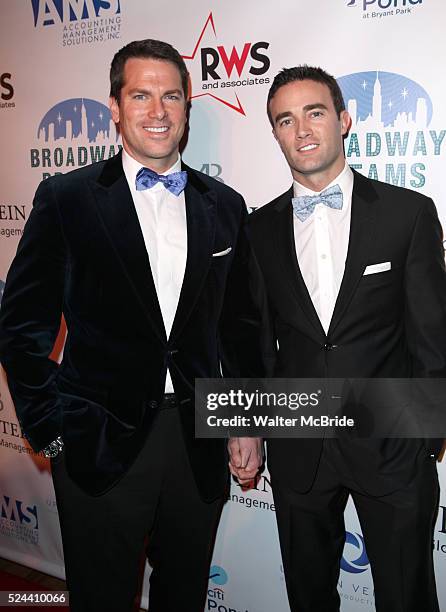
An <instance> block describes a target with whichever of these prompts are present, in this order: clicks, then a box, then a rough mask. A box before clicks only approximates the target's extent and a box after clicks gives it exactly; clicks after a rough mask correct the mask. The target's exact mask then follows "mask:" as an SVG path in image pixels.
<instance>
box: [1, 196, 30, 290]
mask: <svg viewBox="0 0 446 612" xmlns="http://www.w3.org/2000/svg"><path fill="white" fill-rule="evenodd" d="M1 221H5V222H6V224H5V223H2V227H0V236H1V237H2V238H12V237H19V238H20V236H21V235H22V234H23V224H24V223H25V221H26V209H25V205H24V204H0V222H1ZM17 221H19V222H22V225H21V226H20V227H17V226H15V223H16V222H17ZM4 225H7V226H8V227H4ZM0 282H1V281H0ZM1 292H2V293H1V295H3V288H1Z"/></svg>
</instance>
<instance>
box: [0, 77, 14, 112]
mask: <svg viewBox="0 0 446 612" xmlns="http://www.w3.org/2000/svg"><path fill="white" fill-rule="evenodd" d="M11 79H12V74H11V73H10V72H3V74H0V108H15V102H14V101H13V97H14V86H13V84H12V82H11Z"/></svg>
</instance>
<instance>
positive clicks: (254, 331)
mask: <svg viewBox="0 0 446 612" xmlns="http://www.w3.org/2000/svg"><path fill="white" fill-rule="evenodd" d="M247 217H248V213H247V211H246V206H245V203H244V202H243V214H242V223H241V226H240V231H239V236H238V241H237V246H236V252H235V255H234V261H233V263H232V267H231V271H230V273H229V276H228V280H227V288H226V294H225V301H224V307H223V313H222V316H221V320H220V334H219V338H220V359H221V366H222V373H223V375H224V376H225V377H233V378H234V377H238V378H262V377H264V376H266V375H267V371H268V367H267V364H266V362H265V359H264V357H265V346H264V345H265V337H266V333H267V313H266V293H265V291H264V287H263V281H262V276H261V273H260V269H259V267H258V265H257V262H256V260H255V257H254V253H253V251H252V247H251V244H250V240H249V232H248V227H247V223H246V221H247Z"/></svg>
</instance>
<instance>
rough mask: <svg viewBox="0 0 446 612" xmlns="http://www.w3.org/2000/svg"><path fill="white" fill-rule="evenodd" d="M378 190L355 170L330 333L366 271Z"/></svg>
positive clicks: (371, 242) (373, 229) (373, 231)
mask: <svg viewBox="0 0 446 612" xmlns="http://www.w3.org/2000/svg"><path fill="white" fill-rule="evenodd" d="M375 199H376V193H375V190H374V189H373V186H372V183H371V182H370V181H369V180H368V179H366V178H365V177H363V176H362V175H360V174H357V173H356V172H355V179H354V185H353V195H352V212H351V220H350V237H349V244H348V250H347V259H346V262H345V271H344V276H343V278H342V283H341V287H340V289H339V294H338V299H337V300H336V304H335V308H334V311H333V316H332V319H331V323H330V328H329V330H328V334H329V335H330V334H331V333H333V331H334V330H335V328H336V326H337V325H338V324H339V322H340V320H341V319H342V316H343V314H344V312H345V310H346V308H347V307H348V305H349V303H350V301H351V299H352V297H353V294H354V292H355V290H356V287H357V285H358V283H359V281H360V280H361V276H362V274H363V272H364V268H365V265H366V260H367V256H368V253H369V249H370V247H371V245H372V244H373V236H374V233H375V218H376V211H375V206H374V204H373V202H374V200H375Z"/></svg>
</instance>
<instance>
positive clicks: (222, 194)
mask: <svg viewBox="0 0 446 612" xmlns="http://www.w3.org/2000/svg"><path fill="white" fill-rule="evenodd" d="M110 80H111V93H110V108H111V113H112V118H113V121H114V122H115V123H116V124H117V126H119V130H120V134H121V137H122V142H123V151H122V154H119V155H117V156H116V157H114V158H112V159H110V160H108V161H106V162H100V163H97V164H93V165H91V166H89V167H86V168H82V169H80V170H76V171H74V172H71V173H69V174H67V175H65V176H56V177H54V178H51V179H48V180H47V181H45V182H43V183H42V184H41V185H40V186H39V188H38V190H37V193H36V196H35V200H34V206H33V211H32V213H31V215H30V218H29V221H28V223H27V225H26V228H25V231H24V234H23V237H22V240H21V242H20V244H19V248H18V252H17V255H16V257H15V259H14V261H13V264H12V266H11V269H10V272H9V274H8V279H7V283H6V288H5V291H4V296H3V303H2V310H1V321H0V323H1V335H0V354H1V360H2V363H3V365H4V368H5V370H6V372H7V375H8V381H9V385H10V390H11V393H12V397H13V399H14V403H15V406H16V410H17V415H18V418H19V420H20V423H21V426H22V429H23V432H24V434H25V435H26V437H27V438H28V440H29V442H30V444H31V445H32V446H33V448H34V449H35V450H36V451H40V450H42V449H44V451H45V453H46V454H47V455H49V456H52V457H53V459H52V472H53V480H54V485H55V490H56V496H57V504H58V510H59V515H60V521H61V529H62V539H63V546H64V555H65V565H66V575H67V583H68V588H69V591H70V605H71V610H73V611H75V612H89V611H93V610H94V611H95V612H99V611H102V610H103V611H104V612H105V611H107V612H113V611H114V612H126V611H130V610H132V609H133V603H134V600H135V597H136V596H137V593H138V588H139V587H140V584H139V576H140V571H139V569H140V567H141V563H140V561H141V557H142V554H143V552H144V549H146V554H147V557H148V559H149V561H150V563H151V565H152V566H153V572H152V575H151V586H150V611H151V612H178V610H181V609H187V610H190V611H191V612H201V611H202V610H203V608H204V603H205V596H206V587H207V580H208V574H209V565H210V560H211V552H212V544H213V538H214V535H215V531H216V527H217V522H218V518H219V515H220V511H221V507H222V503H223V499H224V496H225V492H226V489H227V482H228V469H227V452H226V449H225V447H224V445H223V444H222V443H221V441H220V440H196V439H195V438H194V380H195V378H199V377H217V376H219V375H221V372H223V373H224V374H230V375H231V376H239V375H244V376H245V375H250V374H254V373H255V367H256V366H255V362H249V361H248V360H249V358H250V357H249V355H248V352H249V351H250V348H251V347H253V346H254V344H253V342H252V337H251V330H254V329H255V318H254V315H253V313H254V310H253V308H252V306H251V301H250V298H249V295H248V293H247V283H246V263H247V261H248V258H249V257H248V256H249V253H248V245H247V242H246V240H245V235H244V231H243V224H244V220H245V216H246V208H245V205H244V202H243V199H242V197H241V196H240V195H239V194H237V193H236V192H235V191H233V190H232V189H230V188H229V187H227V186H225V185H224V184H222V183H220V182H218V181H215V180H213V179H211V178H209V177H208V176H206V175H203V174H201V173H200V172H196V171H195V170H192V169H191V168H189V167H187V166H186V165H185V164H183V163H182V162H181V158H180V156H179V143H180V140H181V138H182V136H183V132H184V129H185V125H186V110H187V91H188V73H187V70H186V67H185V64H184V61H183V60H182V58H181V57H180V55H179V54H178V53H177V51H176V50H175V49H173V47H171V46H170V45H168V44H167V43H163V42H160V41H154V40H145V41H137V42H133V43H130V44H128V45H126V46H125V47H124V48H123V49H121V50H120V51H119V52H118V53H117V54H116V55H115V57H114V59H113V62H112V66H111V72H110ZM62 313H63V315H64V318H65V321H66V326H67V338H66V344H65V349H64V356H63V361H62V363H61V365H60V366H57V364H56V363H54V362H53V361H51V360H49V358H48V356H49V354H50V352H51V350H52V347H53V344H54V341H55V338H56V336H57V333H58V329H59V324H60V319H61V314H62ZM251 367H253V368H254V369H253V370H251ZM257 374H258V371H257ZM230 453H231V458H232V460H231V463H232V465H231V470H232V471H233V472H234V473H237V471H238V470H240V474H241V476H242V477H245V478H248V477H252V476H253V475H254V474H255V472H256V471H257V468H258V465H259V463H260V461H261V453H260V448H259V445H258V443H256V442H255V441H252V440H246V439H235V440H232V441H231V442H230ZM146 539H147V541H146Z"/></svg>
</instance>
